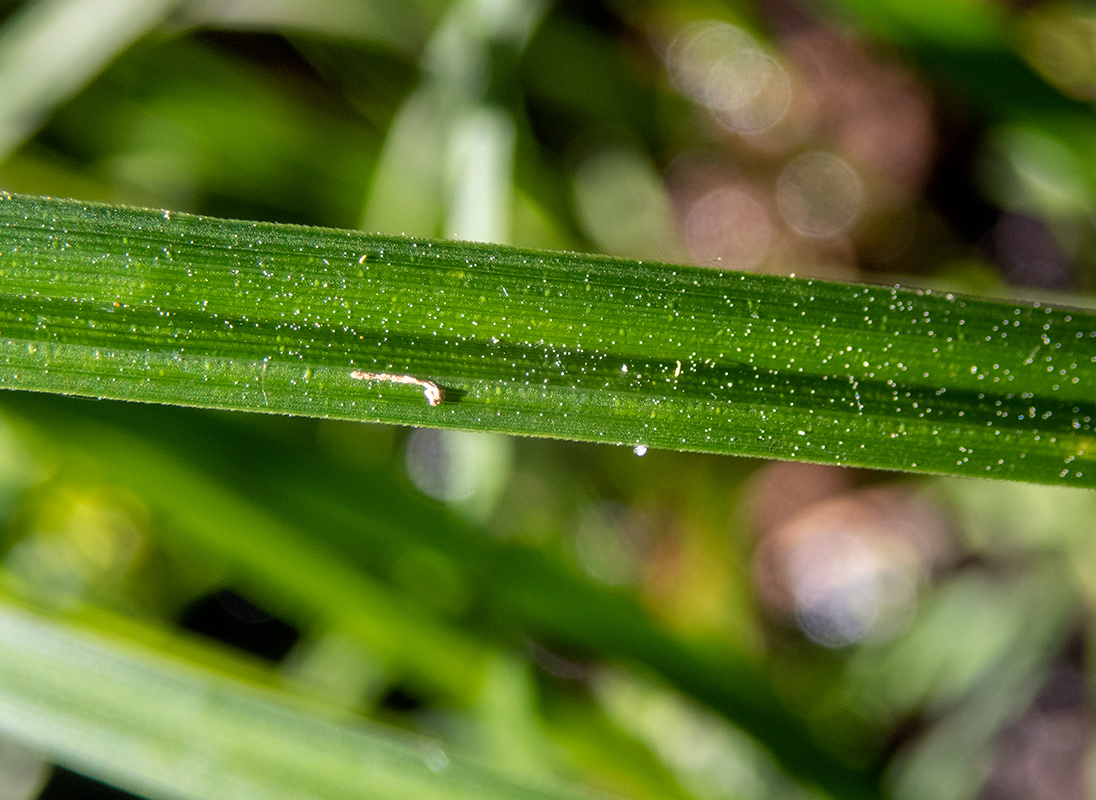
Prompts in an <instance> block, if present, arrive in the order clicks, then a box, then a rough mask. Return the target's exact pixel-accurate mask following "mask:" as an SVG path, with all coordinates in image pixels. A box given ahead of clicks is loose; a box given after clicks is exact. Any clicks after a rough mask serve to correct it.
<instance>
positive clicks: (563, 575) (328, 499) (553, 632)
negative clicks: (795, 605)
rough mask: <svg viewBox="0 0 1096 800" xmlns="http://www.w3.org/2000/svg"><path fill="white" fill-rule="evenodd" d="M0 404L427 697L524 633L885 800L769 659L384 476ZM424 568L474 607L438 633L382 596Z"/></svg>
mask: <svg viewBox="0 0 1096 800" xmlns="http://www.w3.org/2000/svg"><path fill="white" fill-rule="evenodd" d="M43 401H45V402H43ZM4 405H5V407H6V408H9V409H11V410H13V411H14V412H15V413H16V414H18V416H19V417H20V418H22V419H23V420H25V421H30V422H33V424H34V426H35V427H36V428H37V429H38V433H37V434H35V436H36V438H37V437H39V436H40V437H42V438H44V439H48V440H50V441H51V445H50V449H51V451H56V452H59V453H63V459H64V461H66V462H76V463H80V464H82V465H87V466H86V467H85V470H84V471H86V472H88V473H90V474H95V475H100V476H104V477H106V478H108V479H109V480H111V481H112V482H116V483H117V484H118V485H120V486H124V487H125V488H126V489H128V490H131V491H133V492H134V493H135V494H136V495H138V496H139V497H141V498H142V500H143V501H145V502H147V503H148V504H149V507H150V508H151V509H152V510H153V511H154V513H155V514H156V515H157V517H158V518H161V519H166V520H169V521H170V522H171V528H170V530H171V536H172V537H173V538H175V539H177V540H182V541H183V542H185V543H186V546H187V547H188V548H194V549H196V550H198V551H200V552H204V553H206V554H208V555H209V556H212V557H214V558H218V559H220V560H223V561H224V562H225V563H226V564H227V565H228V566H229V570H230V572H231V573H232V574H235V575H237V576H239V578H238V580H240V585H241V586H243V587H245V588H247V589H248V590H249V592H254V596H255V597H257V598H260V599H263V598H266V599H269V600H271V601H272V602H278V603H279V605H280V607H282V608H283V609H285V610H287V611H288V610H290V609H299V610H298V612H297V614H295V615H294V616H295V617H297V618H301V619H304V618H306V617H307V614H306V613H301V611H307V610H310V611H311V613H312V614H313V615H315V616H316V617H318V618H320V619H322V620H325V621H327V622H329V623H334V624H336V625H337V626H338V628H339V630H343V631H346V632H348V633H350V634H351V635H354V636H357V637H359V638H360V639H361V641H363V642H364V643H365V644H367V646H368V647H369V648H370V650H371V651H372V652H376V653H377V654H378V655H379V656H380V657H381V659H382V660H383V662H384V663H385V665H386V668H388V669H390V670H393V671H396V672H397V673H398V674H400V675H401V679H402V680H406V681H409V685H412V686H419V687H421V688H422V689H424V690H425V691H426V692H427V693H428V694H435V693H436V692H437V691H438V690H439V689H440V690H442V692H443V695H442V696H443V697H445V698H447V701H448V702H456V703H465V702H468V701H469V699H470V696H472V695H474V694H475V693H477V692H479V691H481V688H482V679H483V675H482V673H483V669H484V666H485V664H486V663H487V661H488V659H487V655H488V653H489V652H491V651H490V648H491V647H492V644H493V643H499V642H501V643H502V644H503V645H504V646H513V645H514V643H515V642H520V641H523V640H528V639H529V638H530V637H532V638H533V639H534V640H540V641H545V642H551V643H556V644H558V645H560V646H562V647H563V648H564V650H565V651H567V652H574V653H581V654H584V656H585V657H587V658H591V659H595V660H597V661H599V662H608V663H624V664H636V665H640V666H641V667H642V669H643V670H644V671H645V672H651V673H654V674H657V675H659V676H661V677H662V678H663V679H664V680H665V681H666V682H667V683H668V684H670V685H672V686H674V687H675V688H676V689H678V690H679V691H681V692H683V693H686V694H688V695H689V696H691V697H693V698H695V699H697V700H699V701H701V702H702V703H705V704H706V705H707V706H709V707H710V708H711V709H713V710H715V711H717V712H718V713H720V714H722V715H724V716H725V717H726V718H727V719H728V720H730V721H731V722H732V723H734V724H735V725H736V726H737V727H739V728H741V729H742V730H743V731H744V732H746V733H747V734H749V735H750V736H751V737H752V738H753V739H755V740H756V741H757V742H758V743H760V744H761V745H762V746H764V747H765V748H767V749H768V750H769V752H770V753H771V754H772V755H773V756H774V757H775V758H776V760H777V761H778V762H779V763H780V764H781V766H782V768H783V769H784V770H785V771H786V773H787V774H788V775H790V776H792V777H794V778H796V779H798V780H801V781H803V782H804V783H805V784H807V785H811V786H816V787H820V788H821V789H823V790H825V791H826V792H827V793H828V794H830V795H831V796H833V797H835V798H849V799H850V800H851V799H852V798H868V797H874V796H877V795H878V791H879V789H878V784H879V780H880V778H879V774H878V769H877V764H875V763H874V761H873V760H872V759H871V758H869V757H868V756H867V754H863V757H864V761H865V763H862V764H859V765H849V764H846V763H845V762H844V761H842V760H841V759H840V758H838V757H836V756H835V755H834V754H833V753H832V752H831V751H830V750H829V749H828V748H827V746H826V745H825V744H824V743H822V742H820V741H819V737H818V733H817V731H815V730H813V729H812V726H811V723H810V722H809V714H808V713H806V712H805V711H804V710H803V709H788V708H786V707H785V705H784V703H783V701H782V699H781V698H780V693H779V692H778V690H777V688H776V686H775V685H774V683H773V681H772V679H771V677H770V675H769V668H771V665H769V664H768V663H767V662H765V661H764V660H763V659H761V658H759V657H756V656H753V655H749V654H747V653H745V652H742V651H740V650H739V649H737V648H736V647H734V646H732V645H729V644H728V643H726V642H724V641H722V640H718V641H713V640H710V639H704V640H697V639H691V638H689V637H685V636H681V635H679V634H675V633H673V632H671V631H669V630H667V628H666V627H665V626H664V625H661V624H660V623H658V622H657V621H656V620H655V619H653V618H652V617H651V615H650V614H649V613H648V612H647V611H646V610H645V609H644V608H643V607H642V605H641V604H640V603H639V602H638V600H637V599H636V598H634V597H632V596H630V595H628V594H627V593H624V592H621V591H619V590H616V589H612V588H608V587H604V586H599V585H596V584H594V583H592V582H590V581H589V580H586V579H584V578H583V577H582V576H581V575H579V574H576V573H575V572H574V571H573V570H570V569H568V568H566V567H565V566H563V565H562V564H560V563H558V562H556V561H555V560H553V559H552V558H551V557H550V556H547V555H546V554H545V553H543V552H540V551H537V550H535V549H531V548H529V547H528V546H527V545H524V544H521V543H518V542H513V541H499V540H497V539H495V538H494V537H491V536H489V535H487V533H486V531H483V530H476V529H474V528H472V527H471V526H470V525H469V524H468V523H467V522H465V521H463V520H461V519H460V518H459V517H457V516H456V515H454V514H452V513H451V512H449V511H447V510H446V509H445V508H444V507H440V506H438V505H436V504H435V503H433V502H432V501H427V500H424V499H423V498H421V497H419V496H417V495H412V494H409V493H408V492H407V491H406V490H405V488H403V487H402V485H401V482H400V481H398V480H397V479H395V478H394V477H393V476H392V475H390V474H388V473H386V472H384V471H379V470H365V469H360V468H357V467H354V466H352V465H346V464H340V465H338V466H335V465H333V464H332V463H331V461H330V459H325V458H324V457H322V456H320V455H318V454H317V453H316V452H315V451H314V450H313V449H312V448H309V447H301V446H300V445H299V444H295V443H292V442H283V443H280V446H279V447H276V446H275V445H274V443H271V442H270V441H268V440H264V438H263V437H261V436H256V435H255V434H254V432H253V431H249V430H248V427H249V426H240V425H238V424H234V423H235V422H237V421H238V419H239V418H238V417H237V418H225V419H220V420H217V419H206V420H199V419H196V418H194V416H193V415H187V416H186V419H185V420H184V419H180V418H179V417H180V416H181V415H180V414H178V413H177V412H175V410H174V409H167V408H155V407H151V406H150V407H144V408H138V409H133V408H129V409H127V408H126V407H124V406H121V405H119V404H102V403H72V402H63V401H61V400H60V399H59V398H51V397H42V396H33V395H13V396H12V397H11V398H10V399H8V400H7V401H6V402H5V404H4ZM173 412H174V413H173ZM123 426H125V427H123ZM226 452H230V453H233V454H235V456H234V457H233V459H232V460H231V461H228V462H226V461H225V459H224V457H223V456H224V453H226ZM423 558H425V559H426V562H427V563H431V564H434V565H443V574H449V575H459V576H461V579H460V580H461V584H462V588H461V589H460V590H459V591H460V593H461V594H467V597H468V598H469V600H468V605H469V606H470V607H471V608H472V609H477V610H478V611H475V612H473V613H471V614H470V615H469V614H468V613H467V612H463V613H460V612H454V613H453V614H452V615H451V616H452V617H453V619H450V620H449V624H448V625H447V624H446V621H445V616H444V615H441V614H438V615H435V614H431V613H429V612H428V611H427V608H426V607H425V603H426V601H425V598H422V597H419V598H418V601H419V603H422V604H424V605H422V606H416V605H414V599H413V598H412V597H411V596H409V595H408V594H406V592H407V590H406V588H404V589H402V590H400V589H393V590H390V591H388V592H385V590H384V588H383V587H384V586H393V585H394V584H396V583H397V582H398V579H399V573H400V572H401V570H402V568H401V566H400V565H406V564H407V563H410V562H411V561H413V560H419V561H420V563H421V561H422V559H423ZM423 591H424V592H436V591H437V585H436V584H432V585H430V586H426V587H424V588H423ZM401 596H402V597H403V600H404V602H403V603H400V602H399V598H400V597H401ZM278 598H280V600H279V599H278ZM287 601H290V602H291V605H287ZM484 609H490V612H489V613H487V614H484V613H483V610H484ZM477 642H478V643H479V644H477Z"/></svg>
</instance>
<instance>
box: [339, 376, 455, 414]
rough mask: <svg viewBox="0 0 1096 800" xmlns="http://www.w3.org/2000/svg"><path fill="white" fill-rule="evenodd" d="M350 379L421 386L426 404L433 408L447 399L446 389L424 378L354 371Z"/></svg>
mask: <svg viewBox="0 0 1096 800" xmlns="http://www.w3.org/2000/svg"><path fill="white" fill-rule="evenodd" d="M350 377H351V378H354V379H356V380H359V381H387V382H388V383H407V384H411V385H412V386H421V387H422V394H423V396H424V397H425V398H426V402H427V403H429V404H430V405H432V406H439V405H441V401H442V400H444V399H445V390H444V389H442V388H441V387H440V386H438V385H437V384H436V383H434V382H433V381H424V380H423V379H422V378H416V377H414V376H413V375H393V374H392V373H390V372H358V371H354V372H351V373H350Z"/></svg>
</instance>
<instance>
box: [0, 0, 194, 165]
mask: <svg viewBox="0 0 1096 800" xmlns="http://www.w3.org/2000/svg"><path fill="white" fill-rule="evenodd" d="M24 5H25V7H24V8H22V9H20V10H19V12H17V14H16V16H13V17H12V19H11V20H10V21H9V22H7V24H6V25H5V26H4V28H3V30H2V31H0V161H3V160H4V159H5V158H7V156H8V155H9V154H10V153H11V151H12V150H14V149H15V148H16V147H18V146H19V145H20V144H22V142H23V140H24V139H25V138H26V137H27V136H29V135H30V134H31V133H33V132H34V130H35V128H37V127H38V125H39V124H40V123H41V122H42V121H43V120H44V119H45V118H46V116H47V115H48V114H49V112H50V111H52V110H53V107H54V106H55V105H57V104H59V103H61V102H63V101H65V100H67V99H68V98H69V97H71V96H72V95H74V94H76V92H77V91H79V90H80V89H81V88H82V87H83V86H84V84H85V83H87V82H88V81H90V80H91V79H92V78H94V77H95V76H96V75H97V74H98V73H99V71H100V70H101V69H102V68H103V67H104V66H106V64H107V63H109V62H110V61H111V60H112V59H113V58H115V57H116V56H117V55H118V53H120V52H121V51H122V50H124V49H126V48H127V47H129V46H130V45H131V44H133V42H134V41H136V40H137V39H138V38H140V37H141V36H143V35H145V34H146V33H148V32H149V31H150V30H151V29H152V28H154V27H155V26H156V25H158V24H159V23H160V22H161V21H162V20H163V18H164V17H165V16H166V15H167V14H168V13H169V12H170V11H171V8H172V6H174V5H176V0H39V2H31V3H26V4H24Z"/></svg>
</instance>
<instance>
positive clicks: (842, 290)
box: [0, 195, 1096, 486]
mask: <svg viewBox="0 0 1096 800" xmlns="http://www.w3.org/2000/svg"><path fill="white" fill-rule="evenodd" d="M0 337H2V338H0V386H3V387H5V388H12V389H32V390H38V391H50V392H59V393H69V394H80V395H86V396H93V397H109V398H118V399H127V400H142V401H150V402H164V403H178V404H183V405H194V406H208V407H216V408H229V409H241V410H251V411H267V412H280V413H290V414H307V415H311V416H321V417H337V418H343V419H357V420H372V421H379V422H390V423H403V424H412V425H430V426H437V427H450V428H463V429H476V430H493V431H501V432H507V433H519V434H530V435H541V436H557V437H563V438H572V439H585V440H591V441H601V442H616V443H622V444H629V445H636V446H640V445H643V446H653V447H664V448H673V449H682V450H700V451H707V452H715V453H737V454H743V455H754V456H766V457H775V458H791V459H803V460H808V461H818V462H828V463H839V464H849V465H861V466H871V467H881V468H891V469H908V470H914V471H925V472H950V473H955V474H961V475H981V476H990V477H1003V478H1012V479H1017V480H1027V481H1034V482H1045V483H1061V484H1069V485H1077V486H1096V469H1093V468H1092V461H1093V459H1094V457H1096V453H1094V452H1093V451H1092V447H1091V445H1092V442H1093V437H1092V430H1093V417H1094V416H1096V401H1094V395H1093V392H1092V386H1093V385H1094V384H1096V315H1094V314H1093V313H1091V312H1088V311H1080V310H1070V309H1058V308H1050V307H1046V306H1041V305H1039V304H1034V305H1029V304H1008V303H999V302H990V301H984V300H978V299H973V298H964V297H956V296H952V295H937V294H933V293H930V292H915V291H906V290H901V289H890V288H880V287H870V286H854V285H843V284H833V283H820V282H816V281H808V280H799V279H793V278H778V277H773V276H764V275H747V274H740V273H727V272H718V271H714V270H707V269H702V268H697V267H686V266H668V265H662V264H645V263H641V262H634V261H625V260H620V259H610V258H605V257H599V256H584V255H576V254H567V253H547V252H534V251H525V250H517V249H511V248H504V247H499V246H492V245H480V244H471V243H466V242H425V241H415V240H409V239H402V238H395V237H381V236H370V235H366V234H362V233H359V232H354V231H340V230H331V229H320V228H302V227H297V226H286V225H274V224H268V223H254V222H239V221H228V220H214V219H207V218H201V217H194V216H189V215H183V214H173V213H169V212H160V211H148V210H140V209H132V208H125V207H113V206H101V205H93V204H85V203H79V202H75V201H66V200H53V199H43V198H34V197H24V196H13V195H2V196H0ZM355 371H359V372H365V373H371V374H380V375H383V376H403V377H415V378H417V379H419V380H422V381H430V382H433V383H435V384H437V385H438V386H439V387H441V388H442V389H443V390H444V392H445V397H446V399H445V402H444V403H442V404H440V405H438V406H433V405H431V404H429V403H427V402H426V401H425V400H424V398H423V392H422V386H421V385H415V384H414V383H406V382H404V383H401V382H398V381H394V380H391V379H384V378H381V379H377V380H355V379H354V377H353V375H352V373H353V372H355Z"/></svg>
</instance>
